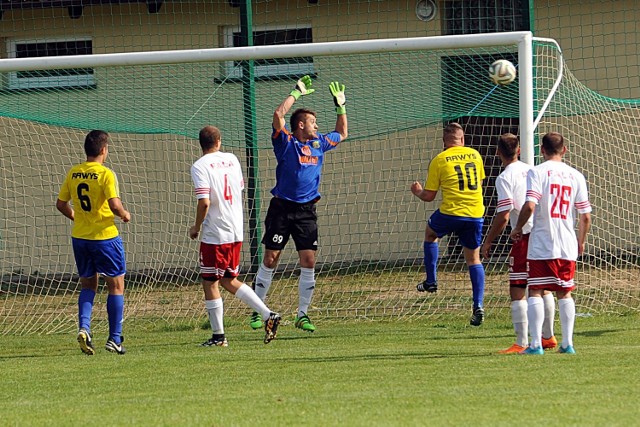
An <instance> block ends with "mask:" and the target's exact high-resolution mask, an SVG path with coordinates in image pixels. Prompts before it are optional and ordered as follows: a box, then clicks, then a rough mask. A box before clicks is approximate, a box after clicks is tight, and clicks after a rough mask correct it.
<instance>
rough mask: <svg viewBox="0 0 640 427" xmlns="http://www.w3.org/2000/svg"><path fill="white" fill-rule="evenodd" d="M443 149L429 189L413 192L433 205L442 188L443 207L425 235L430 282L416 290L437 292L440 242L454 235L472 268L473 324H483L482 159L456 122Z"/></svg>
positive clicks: (434, 165)
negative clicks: (481, 254) (468, 144)
mask: <svg viewBox="0 0 640 427" xmlns="http://www.w3.org/2000/svg"><path fill="white" fill-rule="evenodd" d="M442 140H443V142H444V151H443V152H442V153H440V154H438V155H437V156H436V157H434V158H433V160H431V163H430V164H429V173H428V175H427V182H426V183H425V186H424V188H422V185H421V184H420V183H419V182H417V181H416V182H414V183H413V184H412V185H411V192H412V193H413V194H414V195H415V196H416V197H418V198H419V199H420V200H422V201H425V202H431V201H433V200H434V199H435V197H436V194H437V193H438V190H442V203H441V205H440V208H439V209H437V210H436V211H435V212H434V213H433V214H432V215H431V217H430V218H429V221H428V222H427V227H426V231H425V236H424V265H425V270H426V273H427V278H426V280H425V281H424V282H422V283H420V284H419V285H418V287H417V289H418V291H419V292H436V291H437V290H438V283H437V280H436V264H437V261H438V239H440V238H442V237H444V236H446V235H449V234H455V235H457V236H458V239H459V240H460V244H461V245H462V248H463V252H464V259H465V261H466V263H467V267H468V268H469V276H470V277H471V287H472V290H473V312H472V315H471V320H470V323H471V324H472V325H473V326H480V325H481V324H482V322H483V320H484V308H483V299H484V267H483V265H482V262H481V261H480V245H481V244H482V225H483V222H484V219H483V216H484V204H483V201H482V180H483V179H484V178H485V172H484V164H483V160H482V156H480V153H478V152H477V151H476V150H474V149H473V148H470V147H465V146H464V130H463V129H462V126H460V125H459V124H457V123H451V124H449V125H447V126H446V127H445V128H444V131H443V135H442Z"/></svg>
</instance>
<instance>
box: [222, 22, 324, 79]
mask: <svg viewBox="0 0 640 427" xmlns="http://www.w3.org/2000/svg"><path fill="white" fill-rule="evenodd" d="M224 35H225V37H224V40H225V42H224V43H225V47H238V46H241V45H242V44H241V36H240V28H239V27H226V28H225V31H224ZM301 43H313V34H312V30H311V26H310V25H298V26H296V27H288V28H278V27H256V29H255V30H254V31H253V44H254V46H273V45H284V44H301ZM254 66H255V76H256V77H258V78H265V77H285V76H299V75H304V74H313V73H314V68H313V57H311V56H303V57H296V58H274V59H257V60H255V61H254ZM225 74H226V76H227V78H232V79H239V78H241V77H242V66H241V61H228V62H226V63H225Z"/></svg>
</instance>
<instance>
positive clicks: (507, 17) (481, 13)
mask: <svg viewBox="0 0 640 427" xmlns="http://www.w3.org/2000/svg"><path fill="white" fill-rule="evenodd" d="M443 27H444V28H443V34H445V35H451V34H478V33H494V32H505V31H528V30H529V0H474V1H469V0H454V1H445V2H444V18H443Z"/></svg>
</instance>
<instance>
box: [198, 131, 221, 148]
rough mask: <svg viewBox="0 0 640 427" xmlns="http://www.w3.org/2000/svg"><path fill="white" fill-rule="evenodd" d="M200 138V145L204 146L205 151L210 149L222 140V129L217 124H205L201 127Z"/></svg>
mask: <svg viewBox="0 0 640 427" xmlns="http://www.w3.org/2000/svg"><path fill="white" fill-rule="evenodd" d="M198 138H199V140H200V147H202V150H203V151H208V150H210V149H212V148H213V147H215V146H216V145H217V144H218V142H219V141H220V138H222V137H221V136H220V129H218V128H217V127H215V126H205V127H203V128H202V129H200V134H199V135H198Z"/></svg>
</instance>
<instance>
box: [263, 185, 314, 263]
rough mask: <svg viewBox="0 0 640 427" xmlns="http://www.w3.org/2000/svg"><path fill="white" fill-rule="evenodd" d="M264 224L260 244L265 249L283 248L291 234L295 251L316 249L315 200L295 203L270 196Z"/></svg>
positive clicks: (278, 249)
mask: <svg viewBox="0 0 640 427" xmlns="http://www.w3.org/2000/svg"><path fill="white" fill-rule="evenodd" d="M264 226H265V231H264V236H263V237H262V244H263V245H264V246H265V247H266V248H267V249H271V250H277V251H280V250H282V249H284V247H285V246H286V244H287V242H288V241H289V237H290V236H291V237H292V238H293V241H294V242H295V244H296V251H302V250H306V249H310V250H314V251H317V250H318V215H317V214H316V201H315V200H314V201H311V202H307V203H295V202H291V201H289V200H284V199H279V198H277V197H274V198H272V199H271V202H270V203H269V210H268V211H267V217H266V218H265V220H264Z"/></svg>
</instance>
